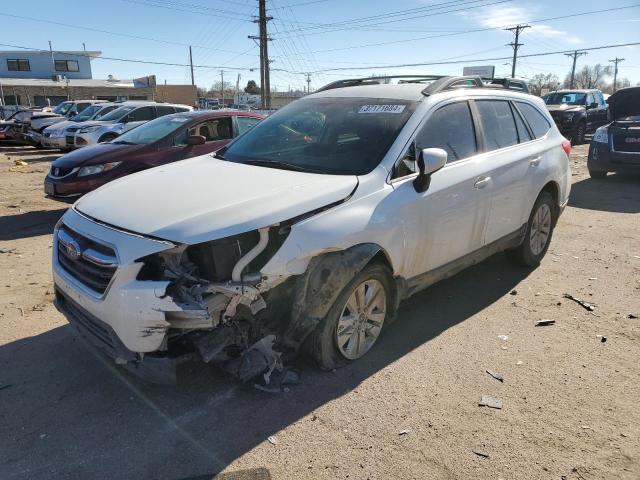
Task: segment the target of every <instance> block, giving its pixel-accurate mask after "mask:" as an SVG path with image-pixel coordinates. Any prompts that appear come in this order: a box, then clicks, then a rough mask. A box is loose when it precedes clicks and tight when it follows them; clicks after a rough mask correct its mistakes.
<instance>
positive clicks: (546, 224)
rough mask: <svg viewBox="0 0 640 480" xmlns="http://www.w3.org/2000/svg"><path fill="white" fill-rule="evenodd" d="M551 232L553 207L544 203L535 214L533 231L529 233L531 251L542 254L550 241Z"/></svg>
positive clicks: (532, 225)
mask: <svg viewBox="0 0 640 480" xmlns="http://www.w3.org/2000/svg"><path fill="white" fill-rule="evenodd" d="M550 233H551V209H550V208H549V205H547V204H546V203H543V204H541V205H540V207H539V208H538V210H537V211H536V213H535V214H534V215H533V219H532V222H531V233H530V234H529V246H530V247H531V253H533V254H534V255H540V253H542V251H543V250H544V248H545V247H546V245H547V242H548V241H549V234H550Z"/></svg>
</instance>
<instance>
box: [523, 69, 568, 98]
mask: <svg viewBox="0 0 640 480" xmlns="http://www.w3.org/2000/svg"><path fill="white" fill-rule="evenodd" d="M559 84H560V81H559V80H558V76H557V75H555V74H553V73H546V74H545V73H538V74H536V75H534V76H533V77H531V80H529V91H530V92H531V93H532V94H534V95H537V96H541V95H542V94H543V90H549V91H550V90H555V89H556V88H558V85H559Z"/></svg>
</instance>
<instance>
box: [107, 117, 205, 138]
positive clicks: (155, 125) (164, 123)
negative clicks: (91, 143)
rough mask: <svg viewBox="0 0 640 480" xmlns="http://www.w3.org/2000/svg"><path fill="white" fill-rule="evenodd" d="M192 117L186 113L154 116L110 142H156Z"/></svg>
mask: <svg viewBox="0 0 640 480" xmlns="http://www.w3.org/2000/svg"><path fill="white" fill-rule="evenodd" d="M192 118H193V117H190V116H188V115H167V116H165V117H160V118H156V119H155V120H151V121H150V122H147V123H145V124H142V125H140V126H139V127H136V128H134V129H133V130H130V131H128V132H127V133H124V134H122V135H120V136H119V137H118V138H116V139H115V140H114V141H113V142H112V143H126V144H136V145H138V144H148V143H153V142H157V141H158V140H160V139H161V138H164V137H166V136H167V135H169V134H170V133H171V132H174V131H176V130H177V129H179V128H180V127H181V126H182V125H183V124H185V123H187V122H188V121H190V120H191V119H192Z"/></svg>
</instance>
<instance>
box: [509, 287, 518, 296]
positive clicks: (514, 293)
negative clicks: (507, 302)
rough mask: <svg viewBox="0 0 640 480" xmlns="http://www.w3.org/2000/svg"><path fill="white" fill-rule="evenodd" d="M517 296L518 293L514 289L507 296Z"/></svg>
mask: <svg viewBox="0 0 640 480" xmlns="http://www.w3.org/2000/svg"><path fill="white" fill-rule="evenodd" d="M517 294H518V291H517V290H516V289H515V288H514V289H513V290H511V291H510V292H509V295H517Z"/></svg>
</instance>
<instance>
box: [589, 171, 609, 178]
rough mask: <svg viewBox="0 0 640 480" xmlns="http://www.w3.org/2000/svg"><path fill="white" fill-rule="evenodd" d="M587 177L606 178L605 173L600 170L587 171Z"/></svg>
mask: <svg viewBox="0 0 640 480" xmlns="http://www.w3.org/2000/svg"><path fill="white" fill-rule="evenodd" d="M589 176H590V177H591V178H604V177H606V176H607V172H603V171H601V170H591V169H589Z"/></svg>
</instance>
